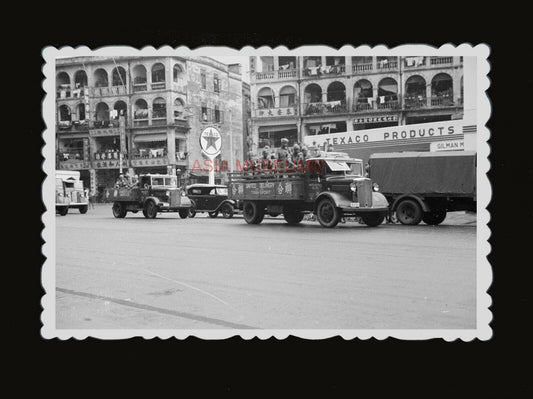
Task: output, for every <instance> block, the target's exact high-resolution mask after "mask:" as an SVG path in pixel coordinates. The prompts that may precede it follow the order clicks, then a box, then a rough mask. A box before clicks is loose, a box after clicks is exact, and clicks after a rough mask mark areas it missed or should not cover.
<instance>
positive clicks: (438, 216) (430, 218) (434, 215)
mask: <svg viewBox="0 0 533 399" xmlns="http://www.w3.org/2000/svg"><path fill="white" fill-rule="evenodd" d="M444 219H446V211H445V210H442V209H439V210H436V211H433V212H426V213H424V216H423V217H422V220H423V221H424V223H425V224H429V225H431V226H436V225H438V224H441V223H442V222H444Z"/></svg>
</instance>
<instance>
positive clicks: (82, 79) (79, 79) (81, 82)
mask: <svg viewBox="0 0 533 399" xmlns="http://www.w3.org/2000/svg"><path fill="white" fill-rule="evenodd" d="M74 84H75V86H76V88H77V89H81V88H83V87H86V86H88V84H87V74H86V73H85V71H83V70H79V71H76V73H75V74H74Z"/></svg>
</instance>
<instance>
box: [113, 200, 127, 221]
mask: <svg viewBox="0 0 533 399" xmlns="http://www.w3.org/2000/svg"><path fill="white" fill-rule="evenodd" d="M127 212H128V211H127V210H126V207H125V206H124V204H123V203H122V202H115V203H113V216H114V217H116V218H117V219H122V218H125V217H126V213H127Z"/></svg>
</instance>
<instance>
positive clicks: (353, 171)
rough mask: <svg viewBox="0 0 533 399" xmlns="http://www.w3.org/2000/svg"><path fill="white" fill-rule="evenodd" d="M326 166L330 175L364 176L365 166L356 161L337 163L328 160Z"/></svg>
mask: <svg viewBox="0 0 533 399" xmlns="http://www.w3.org/2000/svg"><path fill="white" fill-rule="evenodd" d="M326 165H327V166H328V168H327V169H328V170H327V172H328V174H330V175H339V176H348V175H349V176H362V175H363V164H362V162H359V161H356V162H353V161H340V160H339V161H337V160H330V159H328V160H326Z"/></svg>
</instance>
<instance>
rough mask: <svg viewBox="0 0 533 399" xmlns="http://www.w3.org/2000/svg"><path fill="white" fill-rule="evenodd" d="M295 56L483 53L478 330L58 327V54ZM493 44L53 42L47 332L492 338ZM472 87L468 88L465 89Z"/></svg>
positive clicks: (46, 150)
mask: <svg viewBox="0 0 533 399" xmlns="http://www.w3.org/2000/svg"><path fill="white" fill-rule="evenodd" d="M266 54H268V55H295V56H304V55H306V56H307V55H309V54H323V55H345V56H383V55H397V56H405V55H409V56H415V55H422V56H465V57H467V56H474V57H476V58H477V70H476V79H477V82H476V86H475V87H476V96H477V110H476V111H477V114H476V119H477V120H476V124H477V190H478V191H477V198H478V203H477V207H478V210H477V227H476V239H477V246H476V259H477V268H476V328H475V329H355V330H354V329H316V330H314V329H313V330H311V329H276V330H269V329H264V330H238V329H194V330H193V329H187V330H168V329H164V330H163V329H124V330H122V329H94V330H92V329H91V330H87V329H57V328H56V310H55V309H56V308H55V304H56V275H55V261H56V256H55V251H56V224H55V217H56V216H55V188H54V187H55V178H54V173H55V78H56V76H55V75H56V74H55V63H56V59H57V58H58V57H82V56H111V55H112V56H176V55H185V56H191V57H195V56H196V57H198V56H246V57H248V56H257V55H266ZM489 54H490V48H489V46H488V45H486V44H478V45H475V46H473V45H472V44H469V43H463V44H460V45H458V46H455V45H453V44H444V45H442V46H441V47H439V48H437V47H434V46H430V45H425V44H405V45H400V46H397V47H394V48H388V47H387V46H385V45H378V46H375V47H370V46H368V45H361V46H357V47H354V46H352V45H344V46H342V47H341V48H339V49H335V48H333V47H329V46H300V47H297V48H295V49H291V50H289V49H288V48H287V47H285V46H278V47H275V48H271V47H266V46H262V47H259V48H254V47H251V46H245V47H243V48H241V49H240V50H237V49H234V48H230V47H218V46H217V47H207V46H206V47H198V48H195V49H190V48H188V47H184V46H181V47H177V48H172V47H170V46H162V47H160V48H158V49H156V48H154V47H151V46H147V47H143V48H141V49H136V48H134V47H128V46H106V47H100V48H97V49H94V50H92V49H90V48H89V47H87V46H79V47H76V48H73V47H61V48H59V49H57V48H55V47H46V48H44V49H43V50H42V56H43V58H44V64H43V67H42V72H43V74H44V76H45V78H44V80H43V82H42V88H43V89H44V91H45V93H46V95H45V97H44V99H43V102H42V117H43V119H44V121H45V124H46V129H45V130H44V132H43V138H44V141H45V145H44V147H43V148H42V155H43V157H44V162H43V164H42V169H43V171H44V172H45V174H46V177H45V180H44V182H43V184H42V198H43V202H44V204H45V207H46V210H45V212H44V213H43V215H42V222H43V223H44V226H45V227H44V229H43V231H42V238H43V240H44V244H43V246H42V252H43V254H44V256H45V257H46V260H45V262H44V264H43V267H42V271H41V276H42V285H43V288H44V291H45V294H44V296H43V297H42V299H41V305H42V307H43V311H42V313H41V321H42V328H41V335H42V337H43V338H45V339H52V338H59V339H62V340H65V339H69V338H75V339H85V338H87V337H94V338H99V339H125V338H132V337H143V338H146V339H151V338H155V337H158V338H161V339H167V338H171V337H175V338H178V339H184V338H187V337H188V336H195V337H198V338H202V339H225V338H230V337H233V336H240V337H242V338H243V339H245V340H248V339H251V338H254V337H258V338H260V339H268V338H270V337H275V338H277V339H285V338H287V337H289V336H291V335H292V336H296V337H301V338H305V339H325V338H330V337H335V336H340V337H342V338H344V339H353V338H359V339H369V338H372V337H373V338H376V339H378V340H383V339H386V338H388V337H394V338H398V339H404V340H426V339H431V338H442V339H444V340H446V341H453V340H457V339H461V340H463V341H472V340H473V339H476V338H477V339H479V340H483V341H485V340H489V339H490V338H491V337H492V328H491V327H490V322H491V320H492V312H491V311H490V310H489V307H490V306H491V304H492V298H491V297H490V295H489V294H488V293H487V290H488V289H489V287H490V285H491V283H492V269H491V265H490V264H489V262H488V260H487V256H488V255H489V253H490V250H491V247H490V244H489V242H488V239H489V237H490V229H489V227H488V225H487V224H488V222H489V220H490V214H489V212H488V211H487V209H486V208H487V206H488V204H489V202H490V199H491V197H492V190H491V185H490V182H489V180H488V177H487V172H488V171H489V169H490V163H489V160H488V156H489V153H490V146H489V144H488V142H487V141H488V139H489V137H490V132H489V129H488V128H487V127H486V123H487V122H488V120H489V118H490V115H491V104H490V100H489V98H488V96H487V94H486V90H487V89H488V88H489V86H490V80H489V78H488V73H489V71H490V64H489V61H488V57H489ZM465 93H466V92H465Z"/></svg>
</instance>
